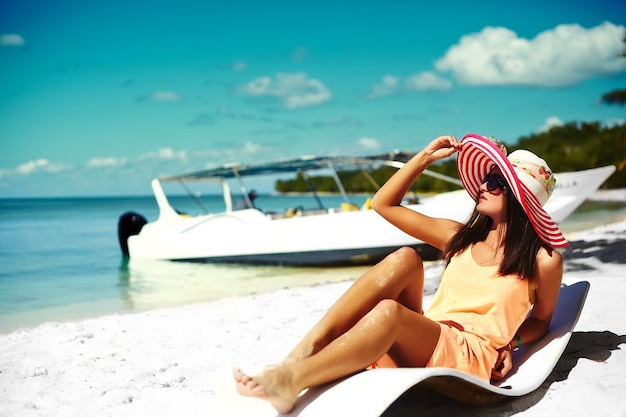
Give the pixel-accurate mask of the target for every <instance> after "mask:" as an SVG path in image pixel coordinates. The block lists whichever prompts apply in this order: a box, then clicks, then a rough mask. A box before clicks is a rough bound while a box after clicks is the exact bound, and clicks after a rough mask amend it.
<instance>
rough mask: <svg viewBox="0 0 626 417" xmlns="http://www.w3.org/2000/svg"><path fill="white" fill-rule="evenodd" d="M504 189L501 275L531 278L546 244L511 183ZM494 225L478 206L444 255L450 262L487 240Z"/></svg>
mask: <svg viewBox="0 0 626 417" xmlns="http://www.w3.org/2000/svg"><path fill="white" fill-rule="evenodd" d="M502 192H503V193H504V196H505V211H506V231H505V235H504V259H503V260H502V263H501V264H500V269H499V270H498V273H499V274H500V275H511V274H516V275H518V276H519V277H520V278H523V279H529V278H532V277H533V275H534V273H535V262H536V259H537V253H538V252H539V249H541V248H542V247H546V245H545V244H544V243H543V242H542V241H541V240H540V239H539V236H537V233H536V232H535V229H533V226H532V224H531V223H530V220H529V219H528V216H527V215H526V212H524V209H523V208H522V205H521V204H520V203H519V201H517V199H516V198H515V196H514V195H513V193H512V192H511V191H510V190H509V187H508V185H507V186H506V187H504V190H502ZM492 225H493V220H492V219H491V217H489V216H485V215H484V214H481V213H479V212H478V210H476V208H474V212H473V213H472V216H471V217H470V219H469V220H468V222H467V223H466V224H465V225H463V226H462V227H461V228H460V229H459V230H458V232H457V233H456V234H455V235H454V237H453V238H452V239H451V240H450V241H449V242H448V244H447V245H446V247H445V248H444V250H443V252H442V258H443V259H444V260H445V261H446V263H450V260H451V259H452V257H453V256H454V255H456V254H459V253H461V252H463V250H465V249H466V248H468V247H469V246H471V245H472V244H474V243H478V242H481V241H483V240H485V239H486V238H487V235H488V234H489V231H490V230H491V226H492ZM546 248H547V247H546ZM548 249H549V248H548Z"/></svg>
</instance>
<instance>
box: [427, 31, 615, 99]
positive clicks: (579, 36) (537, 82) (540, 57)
mask: <svg viewBox="0 0 626 417" xmlns="http://www.w3.org/2000/svg"><path fill="white" fill-rule="evenodd" d="M624 30H625V28H624V26H617V25H614V24H613V23H610V22H604V23H602V24H601V25H598V26H596V27H593V28H590V29H585V28H583V27H582V26H580V25H578V24H569V25H559V26H557V27H555V28H554V29H552V30H547V31H545V32H542V33H540V34H538V35H537V36H536V37H535V38H533V39H525V38H520V37H518V35H517V34H516V33H515V32H513V31H512V30H510V29H507V28H504V27H486V28H484V29H483V30H482V31H481V32H480V33H474V34H470V35H465V36H463V37H462V38H461V40H460V41H459V43H458V44H456V45H453V46H451V47H450V48H449V49H448V51H447V52H446V54H445V55H444V57H443V58H441V59H439V60H438V61H437V62H436V64H435V66H436V68H437V69H438V70H439V71H443V72H447V71H450V72H452V73H453V74H454V76H455V77H456V79H457V80H458V82H459V83H461V84H466V85H475V86H476V85H534V86H543V87H562V86H567V85H574V84H577V83H579V82H581V81H582V80H585V79H587V78H593V77H598V76H606V75H611V74H616V73H619V72H622V71H625V70H626V60H625V59H624V58H623V57H620V56H619V53H620V52H622V51H623V49H624V43H623V38H624Z"/></svg>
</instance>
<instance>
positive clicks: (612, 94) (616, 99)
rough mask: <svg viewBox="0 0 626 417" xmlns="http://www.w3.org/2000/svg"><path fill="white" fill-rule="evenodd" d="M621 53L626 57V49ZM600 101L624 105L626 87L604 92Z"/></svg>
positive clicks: (625, 40) (625, 38) (625, 39)
mask: <svg viewBox="0 0 626 417" xmlns="http://www.w3.org/2000/svg"><path fill="white" fill-rule="evenodd" d="M624 42H625V43H626V36H624ZM619 55H620V56H623V57H625V58H626V51H625V52H622V53H621V54H619ZM600 103H605V104H619V105H620V106H623V105H624V103H626V89H624V88H618V89H616V90H613V91H609V92H608V93H604V94H602V97H600Z"/></svg>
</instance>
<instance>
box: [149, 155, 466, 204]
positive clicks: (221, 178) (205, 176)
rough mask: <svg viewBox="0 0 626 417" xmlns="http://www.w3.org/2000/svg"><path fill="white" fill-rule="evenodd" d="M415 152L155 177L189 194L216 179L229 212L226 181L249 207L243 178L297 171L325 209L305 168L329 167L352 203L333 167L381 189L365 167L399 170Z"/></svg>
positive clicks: (316, 158) (229, 166)
mask: <svg viewBox="0 0 626 417" xmlns="http://www.w3.org/2000/svg"><path fill="white" fill-rule="evenodd" d="M415 155H416V153H414V152H402V151H393V152H390V153H384V154H377V155H370V156H303V157H300V158H296V159H286V160H282V161H277V162H271V163H257V164H242V163H228V164H225V165H222V166H219V167H215V168H210V169H204V170H200V171H194V172H190V173H187V174H182V175H175V176H167V177H161V178H158V181H159V182H179V183H180V184H181V185H182V186H183V188H185V189H186V190H187V191H188V193H189V189H188V187H187V186H186V185H185V182H195V181H217V182H220V183H221V185H222V192H223V197H224V202H225V204H226V210H227V211H231V210H232V206H233V202H232V194H231V190H230V187H229V185H228V181H227V180H230V179H235V180H236V181H237V182H238V183H239V187H240V189H241V193H242V195H243V198H244V199H245V200H246V202H247V203H248V205H249V206H250V207H252V202H251V201H250V198H249V196H248V194H249V193H248V189H247V187H246V184H245V182H244V181H243V178H244V177H250V176H261V175H272V174H284V173H299V174H301V175H302V176H303V178H304V180H305V181H306V183H307V185H308V186H309V189H310V191H311V193H312V194H313V196H314V197H315V199H316V201H317V204H318V206H319V208H320V209H324V207H323V205H322V202H321V200H320V198H319V196H318V194H317V191H316V189H315V187H314V186H313V184H312V183H311V181H310V179H309V176H308V173H307V172H308V171H313V170H325V169H327V170H330V172H331V174H332V176H333V177H334V180H335V183H336V185H337V188H338V190H339V192H340V194H341V195H342V197H343V199H344V201H345V202H346V203H347V204H349V205H352V202H351V200H350V196H349V194H348V193H347V192H346V190H345V188H344V186H343V184H342V182H341V180H340V178H339V174H338V172H337V169H336V167H337V166H341V167H349V166H353V167H354V168H356V169H357V170H359V171H360V172H361V173H362V174H364V175H365V177H366V179H367V180H368V181H369V182H370V183H371V184H372V185H373V186H374V187H375V188H376V189H378V188H380V185H379V184H377V183H376V181H375V180H374V179H373V178H372V176H371V175H369V173H368V172H367V170H366V169H364V166H370V167H371V166H383V165H384V166H390V167H393V168H397V169H400V168H402V167H403V166H404V164H405V163H406V162H407V161H408V160H409V159H411V158H412V157H413V156H415ZM424 174H425V175H429V176H432V177H434V178H438V179H441V180H444V181H448V182H451V183H453V184H456V185H459V186H461V187H462V186H463V184H462V183H461V181H460V180H459V179H458V178H454V177H450V176H447V175H444V174H440V173H438V172H433V171H431V170H428V169H427V170H425V171H424Z"/></svg>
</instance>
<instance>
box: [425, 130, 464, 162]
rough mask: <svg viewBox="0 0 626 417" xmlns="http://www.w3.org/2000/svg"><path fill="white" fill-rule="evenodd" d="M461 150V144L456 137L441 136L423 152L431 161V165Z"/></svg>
mask: <svg viewBox="0 0 626 417" xmlns="http://www.w3.org/2000/svg"><path fill="white" fill-rule="evenodd" d="M460 150H461V142H459V140H458V139H457V138H455V137H454V136H439V137H438V138H437V139H434V140H433V141H432V142H430V143H429V144H428V145H427V146H426V147H425V148H424V150H423V152H424V154H426V155H427V156H428V157H429V158H430V159H431V163H432V162H435V161H439V160H440V159H445V158H447V157H449V156H451V155H452V154H454V153H455V152H458V151H460Z"/></svg>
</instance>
